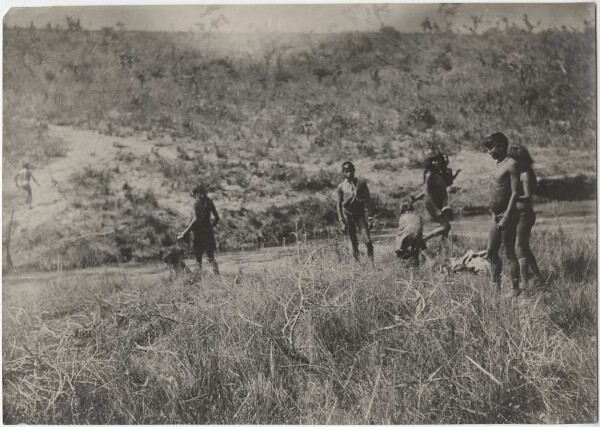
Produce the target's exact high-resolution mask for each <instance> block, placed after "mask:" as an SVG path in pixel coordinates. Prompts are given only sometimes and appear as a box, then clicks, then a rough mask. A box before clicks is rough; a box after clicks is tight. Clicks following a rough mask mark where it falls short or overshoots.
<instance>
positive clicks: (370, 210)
mask: <svg viewBox="0 0 600 427" xmlns="http://www.w3.org/2000/svg"><path fill="white" fill-rule="evenodd" d="M365 214H366V216H367V225H368V226H369V230H370V229H371V228H373V225H374V220H373V205H372V203H371V193H369V186H368V185H367V183H366V182H365Z"/></svg>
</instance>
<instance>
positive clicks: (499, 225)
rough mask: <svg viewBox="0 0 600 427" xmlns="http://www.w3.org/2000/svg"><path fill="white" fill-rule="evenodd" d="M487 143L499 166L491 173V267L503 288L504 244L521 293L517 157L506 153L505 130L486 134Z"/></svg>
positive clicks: (488, 248) (515, 291) (489, 254)
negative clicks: (501, 253) (518, 252)
mask: <svg viewBox="0 0 600 427" xmlns="http://www.w3.org/2000/svg"><path fill="white" fill-rule="evenodd" d="M484 146H485V147H486V148H487V150H488V153H489V155H490V156H492V158H493V159H494V160H496V162H497V164H496V169H495V171H494V175H493V176H492V183H491V187H490V190H491V191H490V208H491V210H492V214H493V216H494V222H493V224H492V227H491V228H490V233H489V240H488V246H487V257H488V260H489V261H490V264H491V267H492V280H493V281H494V284H495V285H496V289H497V290H498V291H500V289H501V284H500V274H501V273H502V259H501V258H500V255H499V253H498V252H499V250H500V246H501V245H502V244H504V251H505V253H506V257H507V258H508V262H509V263H510V278H511V281H512V286H513V293H514V296H518V295H519V294H520V289H519V276H520V271H519V260H518V259H517V254H516V252H515V242H516V237H517V225H518V223H519V215H518V213H517V210H516V206H517V200H518V197H519V193H518V191H519V182H520V181H519V180H520V178H519V175H520V173H519V169H518V167H517V163H516V162H515V161H514V159H511V158H510V157H508V156H507V151H508V138H507V137H506V135H504V134H503V133H494V134H492V135H490V136H488V137H487V138H485V141H484Z"/></svg>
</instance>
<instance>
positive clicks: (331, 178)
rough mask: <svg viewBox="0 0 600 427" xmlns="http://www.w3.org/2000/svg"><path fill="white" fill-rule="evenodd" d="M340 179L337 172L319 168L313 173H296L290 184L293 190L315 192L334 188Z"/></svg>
mask: <svg viewBox="0 0 600 427" xmlns="http://www.w3.org/2000/svg"><path fill="white" fill-rule="evenodd" d="M340 180H341V178H340V174H339V173H337V172H334V171H331V170H326V169H321V170H320V171H319V172H317V173H316V174H314V175H304V176H301V175H297V176H296V177H294V179H293V180H292V181H291V182H290V184H291V187H292V188H293V189H294V190H299V191H312V192H317V191H323V190H327V189H332V188H335V187H336V186H337V184H339V181H340Z"/></svg>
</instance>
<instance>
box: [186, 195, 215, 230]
mask: <svg viewBox="0 0 600 427" xmlns="http://www.w3.org/2000/svg"><path fill="white" fill-rule="evenodd" d="M193 208H194V213H195V215H196V219H197V220H196V222H195V223H194V225H193V226H192V231H206V230H210V229H212V227H211V224H210V214H211V212H213V210H214V209H215V205H214V203H213V201H212V200H211V199H210V198H209V197H205V198H204V199H201V200H195V201H194V207H193Z"/></svg>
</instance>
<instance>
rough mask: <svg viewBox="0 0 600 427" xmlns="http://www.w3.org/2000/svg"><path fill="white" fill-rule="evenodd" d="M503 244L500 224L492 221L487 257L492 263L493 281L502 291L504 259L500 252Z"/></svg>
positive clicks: (497, 288)
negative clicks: (501, 276)
mask: <svg viewBox="0 0 600 427" xmlns="http://www.w3.org/2000/svg"><path fill="white" fill-rule="evenodd" d="M501 244H502V233H501V231H500V229H499V228H498V225H496V223H492V226H491V227H490V232H489V236H488V245H487V250H486V253H487V259H488V261H489V262H490V265H491V270H492V282H493V283H494V285H495V286H496V290H497V291H500V289H501V282H500V280H501V278H500V275H501V274H502V259H501V258H500V254H499V253H498V251H499V250H500V245H501Z"/></svg>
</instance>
